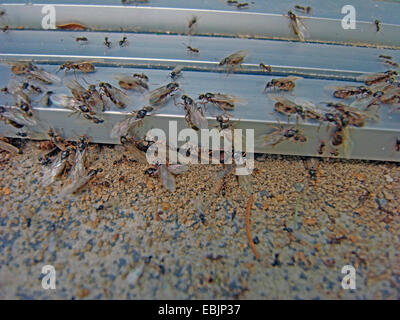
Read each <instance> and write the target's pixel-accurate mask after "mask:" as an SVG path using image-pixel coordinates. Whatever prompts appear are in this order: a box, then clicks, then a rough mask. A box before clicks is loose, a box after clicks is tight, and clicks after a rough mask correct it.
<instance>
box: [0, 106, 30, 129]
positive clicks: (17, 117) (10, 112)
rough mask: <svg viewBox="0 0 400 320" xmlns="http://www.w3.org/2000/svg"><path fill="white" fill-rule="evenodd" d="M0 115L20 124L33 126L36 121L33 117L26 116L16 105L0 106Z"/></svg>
mask: <svg viewBox="0 0 400 320" xmlns="http://www.w3.org/2000/svg"><path fill="white" fill-rule="evenodd" d="M0 115H1V116H3V117H5V118H7V119H9V120H11V121H14V122H16V123H18V124H20V125H25V126H35V125H37V122H36V120H35V119H34V118H32V117H28V116H27V115H26V113H25V112H23V111H22V110H21V109H19V108H17V107H1V108H0Z"/></svg>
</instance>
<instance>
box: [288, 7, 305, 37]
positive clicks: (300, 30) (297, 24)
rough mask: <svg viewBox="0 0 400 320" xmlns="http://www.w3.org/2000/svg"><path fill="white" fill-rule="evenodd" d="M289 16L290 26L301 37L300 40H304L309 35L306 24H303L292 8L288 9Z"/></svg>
mask: <svg viewBox="0 0 400 320" xmlns="http://www.w3.org/2000/svg"><path fill="white" fill-rule="evenodd" d="M287 16H288V17H289V19H290V27H291V29H292V31H293V33H294V34H295V35H296V36H297V37H298V38H299V40H300V41H304V40H305V38H306V37H308V35H309V32H308V30H307V28H306V26H305V25H304V24H303V22H302V21H301V19H300V18H299V17H298V16H297V15H296V14H294V13H293V12H292V11H291V10H289V11H288V13H287Z"/></svg>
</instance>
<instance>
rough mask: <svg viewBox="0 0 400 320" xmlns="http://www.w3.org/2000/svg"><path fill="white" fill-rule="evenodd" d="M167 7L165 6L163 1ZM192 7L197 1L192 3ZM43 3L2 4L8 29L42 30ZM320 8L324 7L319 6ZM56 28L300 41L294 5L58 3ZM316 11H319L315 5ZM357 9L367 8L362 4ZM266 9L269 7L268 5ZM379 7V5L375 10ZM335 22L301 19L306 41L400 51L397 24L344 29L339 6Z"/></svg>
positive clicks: (365, 22)
mask: <svg viewBox="0 0 400 320" xmlns="http://www.w3.org/2000/svg"><path fill="white" fill-rule="evenodd" d="M164 3H165V2H164ZM190 3H191V4H192V5H196V6H197V5H198V2H196V1H191V2H190ZM43 5H44V4H43V3H42V4H29V5H26V4H15V3H4V4H3V5H2V7H3V8H4V9H5V10H6V11H7V20H8V22H7V23H8V25H9V27H10V28H12V29H36V30H38V29H42V18H43V17H44V14H42V13H41V10H42V8H43ZM319 5H322V4H319ZM379 5H380V6H381V7H387V8H388V9H389V8H392V7H394V8H393V10H398V5H397V6H396V4H394V6H393V3H392V4H387V3H380V4H379ZM54 6H55V9H56V13H57V15H56V17H57V24H58V25H59V24H65V23H70V22H78V23H80V24H83V25H85V26H87V28H88V29H89V30H91V31H115V32H120V31H121V30H124V31H125V32H152V33H176V34H182V33H183V34H184V33H187V32H188V22H189V21H190V19H192V17H193V16H195V17H197V18H198V21H199V23H198V24H197V25H196V28H195V29H194V30H193V31H194V33H195V34H197V35H212V36H216V35H219V36H231V37H237V36H240V37H250V38H263V39H265V38H266V39H284V40H288V39H289V40H297V38H296V36H295V35H294V33H293V32H292V30H291V28H290V27H289V19H288V17H287V16H285V14H286V13H287V10H288V9H290V8H291V7H292V6H293V4H292V5H289V4H287V9H285V10H284V11H282V12H279V13H269V12H268V11H267V12H251V11H229V10H215V9H192V8H174V7H172V8H171V7H154V6H153V7H150V6H121V5H119V6H118V5H78V4H68V5H65V4H55V5H54ZM315 7H318V5H316V6H315ZM356 7H359V8H364V10H365V5H363V4H362V3H361V2H358V3H357V6H356ZM265 8H268V6H267V4H265ZM375 9H376V7H375ZM332 11H333V12H335V15H334V16H335V18H325V17H319V16H306V17H305V16H304V17H301V19H302V21H303V23H304V24H305V26H306V27H307V29H308V30H309V33H310V35H309V37H308V39H307V41H311V42H331V43H345V44H352V45H362V46H364V45H372V46H385V47H390V48H398V47H399V46H400V38H399V37H398V34H399V31H400V25H399V24H398V22H397V21H396V22H393V23H389V22H386V21H389V18H388V20H385V19H386V17H389V16H390V15H386V16H385V19H383V20H382V25H381V28H382V30H380V31H379V32H377V30H376V26H375V24H374V22H373V21H374V20H373V19H371V20H370V19H367V20H362V19H360V18H358V20H357V25H356V29H354V30H353V29H347V30H345V29H343V28H342V24H341V20H342V18H343V16H344V15H342V14H341V7H339V6H335V8H332Z"/></svg>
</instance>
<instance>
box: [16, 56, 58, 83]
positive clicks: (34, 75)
mask: <svg viewBox="0 0 400 320" xmlns="http://www.w3.org/2000/svg"><path fill="white" fill-rule="evenodd" d="M8 64H9V65H10V66H11V72H12V73H14V74H15V75H25V76H27V77H28V78H31V79H35V80H38V81H41V82H44V83H46V84H52V83H59V82H60V81H61V80H60V78H59V77H57V76H56V75H54V74H52V73H50V72H47V71H45V70H43V69H42V68H39V67H37V66H35V65H34V64H33V63H32V62H29V61H21V62H8Z"/></svg>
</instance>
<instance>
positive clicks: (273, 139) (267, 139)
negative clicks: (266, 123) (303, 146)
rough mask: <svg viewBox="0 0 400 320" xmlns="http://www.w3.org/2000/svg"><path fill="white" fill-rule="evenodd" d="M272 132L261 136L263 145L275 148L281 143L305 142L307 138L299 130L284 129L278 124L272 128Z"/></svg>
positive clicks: (292, 128)
mask: <svg viewBox="0 0 400 320" xmlns="http://www.w3.org/2000/svg"><path fill="white" fill-rule="evenodd" d="M272 128H273V130H272V131H271V132H270V133H268V134H266V135H263V136H262V138H263V140H264V143H265V145H267V146H272V147H275V146H276V145H278V144H279V143H281V142H283V141H295V142H306V141H307V138H306V136H305V135H304V134H303V132H302V131H301V130H300V129H297V128H296V127H290V128H287V129H285V128H284V127H283V126H282V125H281V124H280V123H279V125H278V126H272Z"/></svg>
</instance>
